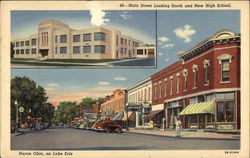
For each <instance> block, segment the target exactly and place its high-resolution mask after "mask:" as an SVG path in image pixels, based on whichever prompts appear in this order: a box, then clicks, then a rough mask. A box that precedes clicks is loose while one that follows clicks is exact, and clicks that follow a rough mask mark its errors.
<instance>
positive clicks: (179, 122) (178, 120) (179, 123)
mask: <svg viewBox="0 0 250 158" xmlns="http://www.w3.org/2000/svg"><path fill="white" fill-rule="evenodd" d="M180 127H181V121H180V119H179V118H177V119H176V123H175V130H176V137H180V136H181V133H180Z"/></svg>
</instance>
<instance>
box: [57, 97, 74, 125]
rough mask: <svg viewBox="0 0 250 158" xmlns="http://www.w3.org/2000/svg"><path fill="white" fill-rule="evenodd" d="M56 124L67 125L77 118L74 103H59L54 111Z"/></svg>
mask: <svg viewBox="0 0 250 158" xmlns="http://www.w3.org/2000/svg"><path fill="white" fill-rule="evenodd" d="M55 115H56V119H55V122H56V123H60V122H62V123H65V124H69V123H70V122H71V121H72V120H74V118H75V117H79V110H78V105H77V103H76V102H68V101H67V102H66V101H65V102H60V103H59V105H58V106H57V110H56V113H55Z"/></svg>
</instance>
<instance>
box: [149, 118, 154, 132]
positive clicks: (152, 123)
mask: <svg viewBox="0 0 250 158" xmlns="http://www.w3.org/2000/svg"><path fill="white" fill-rule="evenodd" d="M149 128H150V130H152V129H153V128H154V121H153V120H150V121H149Z"/></svg>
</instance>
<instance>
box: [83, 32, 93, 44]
mask: <svg viewBox="0 0 250 158" xmlns="http://www.w3.org/2000/svg"><path fill="white" fill-rule="evenodd" d="M88 41H91V33H86V34H83V42H88Z"/></svg>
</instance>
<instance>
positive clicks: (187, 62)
mask: <svg viewBox="0 0 250 158" xmlns="http://www.w3.org/2000/svg"><path fill="white" fill-rule="evenodd" d="M240 50H241V49H240V35H239V34H237V33H234V32H232V31H229V30H222V31H219V32H217V33H215V34H214V35H213V37H211V38H209V39H207V40H205V41H203V42H201V43H199V44H198V45H196V46H194V47H193V48H192V49H190V50H187V51H181V52H179V53H178V55H179V59H180V60H179V61H177V62H176V63H174V64H172V65H170V66H168V67H166V68H165V69H163V70H161V71H159V72H157V73H155V74H153V75H152V76H151V78H150V79H151V81H150V82H151V83H152V85H151V86H152V88H151V92H149V93H150V94H151V95H152V111H151V112H150V113H149V114H148V115H146V116H145V117H144V118H150V119H153V120H154V124H155V126H158V127H162V126H163V124H164V127H166V128H175V121H176V118H180V119H181V121H182V126H183V128H195V129H215V130H239V129H240ZM144 89H145V87H144ZM128 90H129V92H131V93H129V95H128V99H129V100H135V101H139V100H138V99H136V97H137V98H142V96H145V95H144V91H143V90H142V91H141V90H139V88H138V86H136V84H135V85H134V86H130V88H129V89H128ZM132 92H136V93H135V95H133V93H132ZM134 98H135V99H134ZM142 100H143V98H142Z"/></svg>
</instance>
